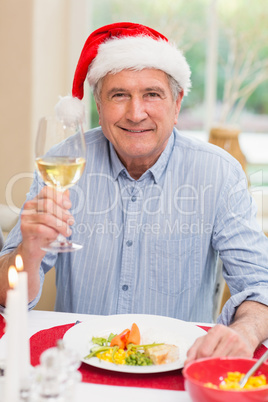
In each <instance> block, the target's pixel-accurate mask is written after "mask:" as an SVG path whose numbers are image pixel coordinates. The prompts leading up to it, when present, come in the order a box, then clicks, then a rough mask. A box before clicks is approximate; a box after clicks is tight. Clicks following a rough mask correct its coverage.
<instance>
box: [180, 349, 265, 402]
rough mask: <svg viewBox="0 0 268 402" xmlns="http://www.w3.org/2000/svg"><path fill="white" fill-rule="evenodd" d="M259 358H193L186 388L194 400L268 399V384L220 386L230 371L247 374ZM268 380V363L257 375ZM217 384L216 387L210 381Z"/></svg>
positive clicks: (186, 371)
mask: <svg viewBox="0 0 268 402" xmlns="http://www.w3.org/2000/svg"><path fill="white" fill-rule="evenodd" d="M255 362H256V359H246V358H235V357H214V358H204V359H199V360H196V361H193V362H191V363H189V364H187V366H186V367H185V368H184V370H183V374H184V378H185V389H186V390H187V391H188V393H189V395H190V397H191V399H192V401H193V402H226V401H227V402H252V401H254V402H268V386H267V385H266V386H262V387H257V388H254V389H243V390H242V389H240V390H237V389H220V387H219V385H220V384H221V383H222V382H223V381H224V379H226V378H228V373H230V372H239V373H240V374H245V373H247V372H248V370H249V369H250V368H251V367H252V366H253V365H254V363H255ZM262 375H264V376H265V377H266V380H267V379H268V363H263V364H262V365H261V366H260V367H259V369H258V370H257V371H256V372H255V374H254V376H255V377H259V376H262ZM208 383H211V384H213V386H212V387H208V386H206V384H208Z"/></svg>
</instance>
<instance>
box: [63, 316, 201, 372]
mask: <svg viewBox="0 0 268 402" xmlns="http://www.w3.org/2000/svg"><path fill="white" fill-rule="evenodd" d="M205 333H206V331H204V330H203V329H201V328H200V327H198V326H196V325H195V324H193V323H191V322H186V321H182V320H178V319H175V318H170V317H163V316H157V315H147V314H118V315H110V316H103V317H100V318H97V319H93V320H89V321H84V322H82V323H79V324H78V325H74V326H73V327H72V328H70V329H69V330H68V331H67V332H66V333H65V335H64V338H63V340H64V344H65V347H66V348H69V349H72V350H75V351H76V352H77V353H78V355H79V357H80V359H81V361H82V362H84V363H86V364H89V365H91V366H94V367H98V368H101V369H106V370H112V371H119V372H124V373H139V374H141V373H158V372H165V371H171V370H177V369H179V368H182V367H183V366H184V361H185V359H186V354H187V350H188V349H189V348H190V347H191V345H192V344H193V343H194V341H195V340H196V339H197V338H198V337H200V336H202V335H204V334H205Z"/></svg>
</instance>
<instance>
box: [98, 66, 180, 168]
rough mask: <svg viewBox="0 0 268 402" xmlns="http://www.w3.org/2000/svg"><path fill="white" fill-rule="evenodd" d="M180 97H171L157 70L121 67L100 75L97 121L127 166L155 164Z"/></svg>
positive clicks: (174, 122) (164, 79)
mask: <svg viewBox="0 0 268 402" xmlns="http://www.w3.org/2000/svg"><path fill="white" fill-rule="evenodd" d="M182 96H183V92H181V93H180V94H179V97H178V99H177V100H176V101H175V100H174V99H173V97H172V93H171V89H170V86H169V83H168V78H167V76H166V74H165V73H164V72H163V71H160V70H155V69H144V70H142V71H131V70H123V71H121V72H119V73H117V74H108V75H107V76H105V77H104V78H103V82H102V89H101V94H100V102H98V103H97V108H98V112H99V122H100V125H101V126H102V129H103V133H104V135H105V136H106V138H107V139H108V140H109V141H110V142H111V143H112V144H113V146H114V148H115V150H116V152H117V154H118V156H119V157H120V159H121V161H122V162H123V163H124V165H125V166H126V167H127V168H128V167H130V166H132V167H133V166H144V168H145V169H148V168H149V167H150V166H152V165H153V164H154V163H155V161H156V160H157V159H158V157H159V156H160V154H161V153H162V152H163V150H164V149H165V147H166V145H167V142H168V139H169V137H170V134H171V132H172V129H173V126H174V124H176V122H177V118H178V114H179V110H180V105H181V100H182ZM144 171H145V170H144Z"/></svg>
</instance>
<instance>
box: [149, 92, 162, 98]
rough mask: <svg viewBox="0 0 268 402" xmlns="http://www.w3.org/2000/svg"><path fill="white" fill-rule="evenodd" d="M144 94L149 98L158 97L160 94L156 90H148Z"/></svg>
mask: <svg viewBox="0 0 268 402" xmlns="http://www.w3.org/2000/svg"><path fill="white" fill-rule="evenodd" d="M146 96H148V97H149V98H159V96H160V95H159V94H158V93H157V92H148V94H146Z"/></svg>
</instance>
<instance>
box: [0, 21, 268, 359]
mask: <svg viewBox="0 0 268 402" xmlns="http://www.w3.org/2000/svg"><path fill="white" fill-rule="evenodd" d="M86 76H87V77H88V80H89V83H90V85H91V86H92V87H93V91H94V96H95V100H96V104H97V108H98V113H99V122H100V127H99V128H96V129H93V130H91V131H89V132H88V133H86V144H87V165H86V171H85V173H84V174H83V176H82V178H81V179H80V181H79V183H78V185H77V186H76V187H75V188H74V189H71V190H70V194H69V193H65V194H64V195H63V196H62V195H61V194H57V193H56V192H55V191H53V190H52V189H49V188H48V187H46V186H44V183H43V182H42V181H41V179H39V178H38V176H37V175H36V178H35V180H34V182H33V185H32V187H31V190H30V194H29V195H28V197H27V201H26V203H25V204H24V207H23V211H22V214H21V218H20V222H19V223H18V225H17V226H16V228H15V229H14V230H13V232H12V233H11V235H10V237H9V239H8V240H7V242H6V245H5V247H4V250H3V252H2V257H1V270H0V275H1V276H0V280H1V291H0V303H1V304H2V305H4V304H5V296H6V290H7V288H8V284H7V268H8V266H9V265H10V264H11V263H14V257H15V255H16V254H17V253H20V254H21V255H22V257H23V260H24V265H25V269H27V271H28V273H29V300H30V304H29V307H30V308H31V307H33V306H34V305H35V304H36V303H37V301H38V299H39V297H40V293H41V289H42V283H43V279H44V275H45V273H46V272H47V271H48V270H49V269H50V268H51V267H53V266H54V265H55V267H56V271H57V300H56V309H57V310H60V311H73V312H80V313H92V314H118V313H147V314H159V315H166V316H170V317H176V318H180V319H184V320H192V321H211V320H212V307H213V306H212V297H213V288H214V282H215V266H216V261H217V257H218V254H219V255H220V257H221V259H222V260H223V263H224V275H225V277H226V279H227V281H228V284H229V287H230V290H231V293H232V297H231V299H230V300H229V301H228V302H227V303H226V305H225V306H224V308H223V311H222V314H221V316H220V317H219V325H216V326H215V327H214V328H213V329H212V330H211V331H209V333H208V334H207V335H206V336H204V337H202V338H200V339H198V340H197V342H196V343H195V344H194V345H193V347H192V348H191V349H190V351H189V353H188V361H190V360H192V359H195V358H197V357H202V356H211V355H222V354H223V355H241V356H250V355H252V353H253V351H254V349H255V348H256V347H257V346H258V344H259V343H260V342H261V341H262V340H263V339H265V338H267V337H268V319H267V318H268V308H267V305H268V292H267V284H268V257H267V246H268V242H267V239H266V238H265V236H264V235H263V233H262V232H261V231H260V229H259V227H258V226H257V224H256V222H255V218H254V214H255V209H254V205H253V203H252V200H251V198H250V196H249V194H248V191H247V181H246V178H245V175H244V173H243V171H242V169H241V167H240V165H239V164H238V162H237V161H236V160H234V159H233V158H232V157H231V156H230V155H229V154H227V153H226V152H224V151H222V150H221V149H219V148H217V147H215V146H212V145H210V144H205V143H203V142H202V143H201V142H198V141H196V140H192V139H189V138H186V137H184V136H181V135H180V134H179V133H178V131H177V130H176V129H174V125H175V124H176V122H177V119H178V114H179V111H180V107H181V102H182V99H183V96H184V95H186V94H187V92H188V91H189V88H190V69H189V66H188V64H187V62H186V60H185V58H184V57H183V55H182V54H181V52H180V51H179V50H178V49H176V48H175V47H174V46H173V45H171V44H170V43H169V42H168V40H167V39H166V38H165V37H164V36H163V35H161V34H159V33H158V32H156V31H154V30H152V29H151V28H148V27H144V26H142V25H138V24H131V23H118V24H112V25H109V26H105V27H103V28H100V29H99V30H97V31H95V32H93V33H92V34H91V35H90V36H89V38H88V39H87V41H86V43H85V46H84V48H83V50H82V53H81V56H80V59H79V62H78V65H77V69H76V73H75V77H74V83H73V96H74V97H75V98H79V99H82V98H83V84H84V81H85V79H86ZM76 100H77V99H76ZM63 103H64V102H63ZM63 109H64V108H63ZM65 112H66V110H65ZM60 113H62V110H60ZM63 114H64V113H63ZM40 188H41V190H40ZM56 207H57V208H56ZM69 210H71V211H72V215H71V214H70V212H69ZM37 211H38V212H37ZM74 221H75V224H73V223H74ZM59 223H60V224H59ZM70 226H72V230H71V228H70ZM71 231H72V234H71V237H72V239H74V241H77V242H80V243H81V242H82V243H83V249H82V250H81V251H77V252H75V253H62V254H58V255H55V254H49V253H47V254H45V252H44V251H42V250H41V246H44V245H47V244H48V243H49V242H50V241H52V240H54V239H55V238H56V236H57V234H58V233H62V234H63V235H65V236H69V235H70V233H71ZM221 324H224V325H221Z"/></svg>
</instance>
